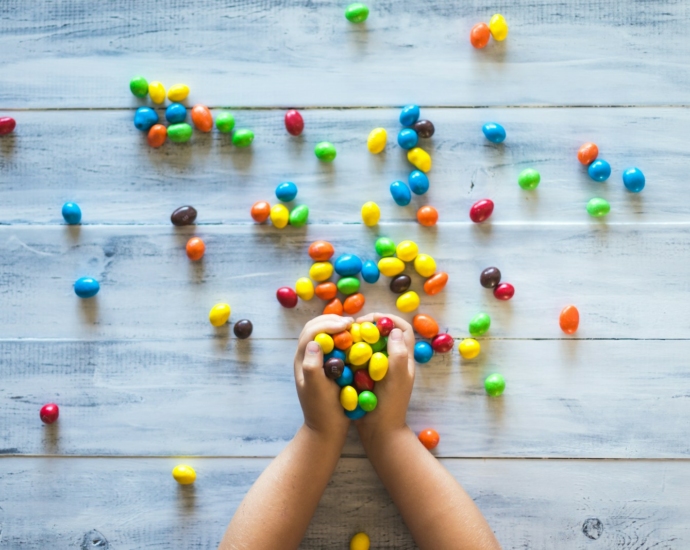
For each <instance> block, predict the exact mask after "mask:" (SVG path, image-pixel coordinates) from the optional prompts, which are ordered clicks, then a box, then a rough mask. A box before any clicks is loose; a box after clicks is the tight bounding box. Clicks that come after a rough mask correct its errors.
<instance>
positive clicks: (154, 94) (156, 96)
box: [149, 81, 165, 105]
mask: <svg viewBox="0 0 690 550" xmlns="http://www.w3.org/2000/svg"><path fill="white" fill-rule="evenodd" d="M149 95H150V96H151V101H153V102H154V103H157V104H159V105H160V104H161V103H163V102H164V101H165V86H163V84H161V83H160V82H158V81H155V82H151V83H150V84H149Z"/></svg>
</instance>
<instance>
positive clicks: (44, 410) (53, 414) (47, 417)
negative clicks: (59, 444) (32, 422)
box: [38, 403, 60, 424]
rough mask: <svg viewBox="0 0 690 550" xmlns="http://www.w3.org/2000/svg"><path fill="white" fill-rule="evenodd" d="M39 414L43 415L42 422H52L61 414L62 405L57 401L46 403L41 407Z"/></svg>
mask: <svg viewBox="0 0 690 550" xmlns="http://www.w3.org/2000/svg"><path fill="white" fill-rule="evenodd" d="M38 414H39V416H40V417H41V422H43V423H44V424H52V423H53V422H55V421H56V420H57V419H58V417H59V416H60V407H58V406H57V405H56V404H55V403H46V404H45V405H43V406H42V407H41V410H40V411H39V413H38Z"/></svg>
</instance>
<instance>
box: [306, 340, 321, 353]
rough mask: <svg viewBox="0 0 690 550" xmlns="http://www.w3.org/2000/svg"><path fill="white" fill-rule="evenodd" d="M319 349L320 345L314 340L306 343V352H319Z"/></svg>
mask: <svg viewBox="0 0 690 550" xmlns="http://www.w3.org/2000/svg"><path fill="white" fill-rule="evenodd" d="M320 350H321V346H319V344H317V343H316V342H309V343H308V344H307V353H312V354H313V353H319V351H320Z"/></svg>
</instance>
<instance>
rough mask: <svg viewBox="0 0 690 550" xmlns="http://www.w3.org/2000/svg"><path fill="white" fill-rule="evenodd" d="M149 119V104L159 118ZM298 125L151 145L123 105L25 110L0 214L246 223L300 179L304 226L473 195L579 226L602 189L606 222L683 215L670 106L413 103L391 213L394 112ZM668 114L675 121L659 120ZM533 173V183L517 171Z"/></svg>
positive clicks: (513, 214) (519, 215) (530, 217)
mask: <svg viewBox="0 0 690 550" xmlns="http://www.w3.org/2000/svg"><path fill="white" fill-rule="evenodd" d="M161 116H162V113H161ZM304 116H305V119H306V125H307V129H306V130H305V134H304V135H303V137H301V138H292V137H290V136H289V135H288V134H287V132H286V131H285V128H284V126H283V122H282V117H283V112H282V111H238V112H236V118H237V123H238V125H240V126H245V127H250V128H253V129H254V131H255V133H256V139H255V141H254V143H253V144H252V146H251V148H249V149H246V150H238V149H237V148H235V147H233V146H232V145H231V144H230V140H229V138H227V136H221V135H220V134H218V133H214V134H212V135H205V134H203V135H202V134H200V133H196V134H195V135H194V136H193V138H192V142H191V143H189V144H187V145H176V144H173V143H167V144H166V145H164V146H163V147H162V148H161V149H158V150H155V149H151V148H150V147H149V146H148V145H147V144H146V137H145V135H144V134H142V133H141V132H139V131H137V130H136V129H135V128H134V126H133V124H132V111H130V110H124V111H114V112H111V111H105V112H104V111H96V112H93V111H76V112H38V113H36V112H25V113H21V114H17V117H18V120H19V126H18V128H17V130H16V135H15V136H14V138H13V139H12V140H10V141H7V138H3V139H2V140H0V170H1V173H2V177H3V185H2V189H0V198H1V199H2V201H3V205H4V214H3V216H2V223H22V224H23V223H30V224H33V223H51V224H53V223H63V221H62V217H61V215H60V208H61V206H62V204H63V203H64V202H66V201H75V202H77V203H79V204H80V205H81V207H82V210H83V213H84V217H83V222H84V223H85V224H114V223H117V224H147V223H163V224H165V223H169V216H170V213H171V212H172V211H173V210H174V209H175V208H177V207H178V206H180V205H183V204H192V205H194V206H195V207H196V208H197V209H198V211H199V218H198V222H199V223H200V224H217V223H247V222H251V218H250V217H249V209H250V207H251V205H252V204H253V203H254V202H255V201H257V200H268V201H270V202H271V203H274V202H275V201H276V198H275V194H274V190H275V187H276V186H277V185H278V183H280V182H281V181H285V180H292V181H294V182H296V183H297V185H298V187H299V194H298V197H297V200H296V203H304V204H307V205H309V207H310V216H311V221H312V222H318V223H361V218H360V208H361V206H362V204H364V202H366V201H369V200H373V201H376V202H377V203H378V204H379V205H380V207H381V210H382V218H381V219H382V220H384V221H409V222H412V223H416V216H415V214H416V211H417V208H419V207H420V206H422V205H424V204H432V205H434V206H435V207H436V208H437V209H438V211H439V215H440V221H441V223H444V222H448V221H452V222H457V221H467V220H468V219H469V218H468V212H469V208H470V206H471V205H472V203H473V202H475V201H477V200H479V199H483V198H491V199H492V200H493V201H494V202H495V203H496V210H495V212H494V215H493V220H494V221H496V222H497V221H504V222H514V221H519V222H524V223H534V222H538V223H540V222H554V221H556V222H559V223H562V222H578V223H591V220H590V219H589V216H588V214H587V212H586V210H585V206H586V204H587V201H589V199H591V198H592V197H596V196H602V197H604V198H606V199H608V200H609V201H610V202H611V205H612V212H611V214H610V215H609V216H608V218H607V220H608V222H609V223H612V222H632V223H636V224H638V223H646V222H675V221H683V222H684V221H687V215H688V208H687V207H686V206H685V204H684V203H683V201H680V200H678V197H680V196H683V194H684V193H685V189H684V182H685V176H686V138H685V135H684V132H683V129H684V128H685V127H686V126H688V125H690V113H689V112H687V111H683V110H678V109H549V110H544V109H538V110H534V109H517V110H514V109H471V110H462V109H461V110H458V109H425V110H424V116H428V117H429V118H430V119H431V120H433V121H434V123H435V124H436V128H437V132H436V134H435V136H434V137H433V138H432V139H431V140H422V144H423V146H424V147H426V148H427V149H428V150H429V151H430V153H431V155H432V156H433V162H434V164H433V168H432V171H431V172H430V173H429V178H430V181H431V188H430V191H429V192H428V193H427V194H426V195H424V196H421V197H416V196H415V197H414V199H413V201H412V204H411V205H410V206H408V207H405V208H401V207H399V206H397V205H396V204H395V203H394V202H393V200H392V198H391V195H390V192H389V186H390V183H391V182H393V181H395V180H403V181H405V182H406V181H407V179H408V175H409V173H410V171H411V169H412V166H411V165H410V164H409V162H408V161H407V158H406V156H405V154H404V151H403V150H401V149H400V147H398V145H397V142H396V136H397V132H398V131H399V129H400V126H399V124H398V120H397V117H398V112H397V110H393V109H375V110H344V111H337V110H310V111H306V112H305V113H304ZM669 119H672V120H673V121H674V123H673V124H669V123H668V121H669ZM490 120H496V121H498V122H501V123H502V124H504V125H505V127H506V129H507V132H508V139H507V140H506V142H504V144H503V145H499V146H496V145H493V144H491V143H489V142H488V141H487V140H486V139H485V138H484V136H483V134H482V132H481V126H482V124H484V123H485V122H487V121H490ZM375 127H385V128H387V130H388V134H389V145H388V149H387V151H386V153H384V154H381V155H378V156H373V155H371V154H370V153H369V152H368V150H367V148H366V138H367V135H368V134H369V131H370V130H371V129H372V128H375ZM323 139H328V140H331V141H333V143H334V144H335V145H336V147H337V150H338V157H337V158H336V160H335V162H334V163H333V164H332V165H324V164H322V163H320V162H319V161H318V160H317V159H316V157H315V156H314V154H313V148H314V145H315V143H316V142H318V141H321V140H323ZM592 140H593V141H596V142H597V143H598V144H599V146H600V151H601V157H602V158H605V159H608V161H609V162H610V163H611V166H612V167H613V173H612V176H611V178H610V180H609V181H608V182H607V183H604V184H601V183H596V182H594V181H592V180H591V179H590V178H589V177H588V176H587V173H586V170H585V169H584V167H583V166H581V165H580V163H579V162H578V161H577V158H576V152H577V149H578V147H579V146H580V145H581V144H582V143H584V142H586V141H592ZM629 166H639V167H640V168H641V169H642V170H643V171H644V172H645V174H646V178H647V182H648V184H647V187H646V189H645V190H644V191H643V193H641V194H639V195H635V194H632V193H629V192H628V191H627V190H626V189H625V188H624V186H623V184H622V178H621V174H622V171H623V170H624V169H625V168H627V167H629ZM528 167H532V168H535V169H537V170H539V171H540V173H541V175H542V183H541V185H540V186H539V188H538V189H537V190H536V191H533V192H529V191H524V190H522V189H521V188H520V187H519V186H518V185H517V176H518V174H519V173H520V171H522V170H524V169H525V168H528Z"/></svg>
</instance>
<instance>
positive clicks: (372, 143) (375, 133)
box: [367, 128, 388, 155]
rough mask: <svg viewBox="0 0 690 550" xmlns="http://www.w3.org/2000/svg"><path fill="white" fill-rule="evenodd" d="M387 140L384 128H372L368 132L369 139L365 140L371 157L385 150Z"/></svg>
mask: <svg viewBox="0 0 690 550" xmlns="http://www.w3.org/2000/svg"><path fill="white" fill-rule="evenodd" d="M387 139H388V134H387V133H386V129H385V128H374V129H373V130H372V131H371V132H369V138H368V139H367V149H369V152H370V153H371V154H372V155H378V154H379V153H380V152H381V151H383V150H384V149H385V148H386V140H387Z"/></svg>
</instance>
